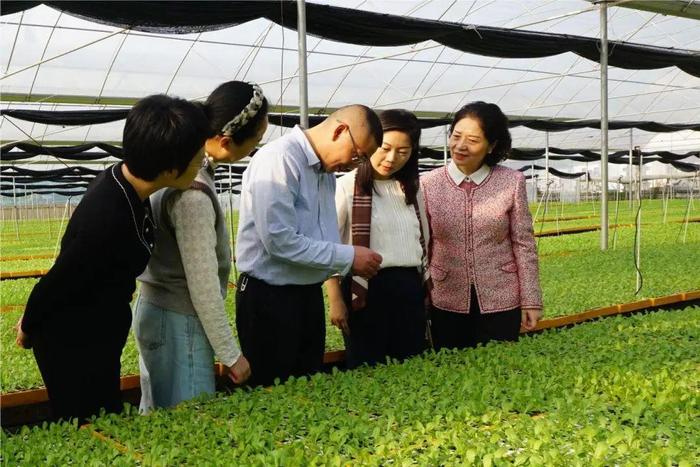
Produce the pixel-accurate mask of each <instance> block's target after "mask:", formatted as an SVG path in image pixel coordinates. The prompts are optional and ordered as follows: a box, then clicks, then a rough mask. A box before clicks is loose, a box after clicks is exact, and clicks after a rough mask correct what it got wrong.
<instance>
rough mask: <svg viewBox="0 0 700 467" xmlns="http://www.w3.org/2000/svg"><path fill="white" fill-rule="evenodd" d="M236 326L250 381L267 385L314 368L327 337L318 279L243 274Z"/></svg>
mask: <svg viewBox="0 0 700 467" xmlns="http://www.w3.org/2000/svg"><path fill="white" fill-rule="evenodd" d="M236 328H237V329H238V339H239V341H240V343H241V351H242V352H243V355H245V357H246V358H247V359H248V362H249V363H250V369H251V378H250V382H249V384H251V385H253V386H257V385H264V386H269V385H271V384H273V382H274V380H275V378H279V379H280V382H282V381H285V380H286V379H287V378H289V377H290V376H302V375H309V374H312V373H316V372H318V371H319V370H321V367H322V365H323V353H324V351H325V343H326V320H325V308H324V305H323V293H322V291H321V284H313V285H282V286H276V285H270V284H268V283H266V282H264V281H261V280H259V279H256V278H254V277H251V276H249V275H247V274H245V273H243V274H241V276H240V278H239V279H238V288H237V289H236Z"/></svg>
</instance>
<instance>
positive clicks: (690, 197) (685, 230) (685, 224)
mask: <svg viewBox="0 0 700 467" xmlns="http://www.w3.org/2000/svg"><path fill="white" fill-rule="evenodd" d="M696 177H697V174H696V175H694V176H693V178H692V180H691V181H690V182H689V185H690V193H689V194H688V205H687V206H686V208H685V219H684V220H683V227H682V231H683V243H685V242H686V239H687V237H688V222H689V221H690V207H691V206H692V205H693V193H694V192H695V179H696Z"/></svg>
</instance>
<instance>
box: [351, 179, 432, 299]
mask: <svg viewBox="0 0 700 467" xmlns="http://www.w3.org/2000/svg"><path fill="white" fill-rule="evenodd" d="M413 207H414V208H415V210H416V218H417V219H418V229H419V230H420V246H421V248H422V250H423V257H422V259H421V269H422V276H423V286H424V287H425V288H426V293H427V292H429V291H430V289H432V281H431V279H430V271H429V269H428V249H427V245H426V244H425V236H424V235H423V223H422V222H421V216H420V211H419V209H418V203H417V202H416V203H415V204H414V205H413ZM371 227H372V193H371V192H370V194H369V195H365V194H364V193H362V188H361V187H360V184H359V182H358V177H357V176H356V177H355V188H354V190H353V196H352V225H351V228H350V232H351V234H352V244H353V245H356V246H364V247H367V248H369V235H370V230H371ZM368 288H369V282H368V281H367V279H365V278H364V277H360V276H352V286H351V288H350V290H351V300H352V309H353V310H361V309H362V308H364V307H365V306H367V289H368Z"/></svg>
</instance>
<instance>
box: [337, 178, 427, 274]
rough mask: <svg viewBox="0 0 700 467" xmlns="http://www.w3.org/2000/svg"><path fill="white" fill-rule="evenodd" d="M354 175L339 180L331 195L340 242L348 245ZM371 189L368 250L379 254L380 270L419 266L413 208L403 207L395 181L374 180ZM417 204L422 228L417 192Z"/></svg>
mask: <svg viewBox="0 0 700 467" xmlns="http://www.w3.org/2000/svg"><path fill="white" fill-rule="evenodd" d="M355 173H356V171H352V172H350V173H348V174H346V175H343V176H342V177H340V178H339V179H338V181H337V186H336V193H335V206H336V210H337V213H338V227H339V230H340V240H341V241H342V242H343V243H346V244H350V243H351V225H352V197H353V192H354V188H355ZM374 188H375V191H374V193H373V194H372V225H371V228H370V241H369V243H370V248H371V249H372V250H374V251H376V252H377V253H379V254H380V255H382V258H383V260H382V266H381V267H382V268H388V267H414V266H416V267H417V266H420V265H421V258H422V256H423V249H422V248H421V246H420V230H419V227H418V219H417V218H416V211H415V208H414V207H413V205H407V204H406V197H405V196H404V193H403V190H402V189H401V185H400V184H399V182H398V181H396V180H393V179H391V180H374ZM418 204H419V206H420V211H421V214H422V217H423V220H422V222H423V224H424V225H426V223H425V208H424V205H423V196H422V193H421V192H419V193H418ZM426 241H427V239H426Z"/></svg>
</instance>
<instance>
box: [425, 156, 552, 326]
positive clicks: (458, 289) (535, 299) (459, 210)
mask: <svg viewBox="0 0 700 467" xmlns="http://www.w3.org/2000/svg"><path fill="white" fill-rule="evenodd" d="M421 186H422V190H423V194H424V196H425V205H426V211H427V216H428V221H429V224H430V245H429V253H430V274H431V276H432V280H433V290H432V293H431V299H432V302H433V305H434V306H436V307H437V308H440V309H443V310H447V311H454V312H459V313H467V312H469V307H470V305H471V303H470V286H471V284H474V286H475V289H476V295H477V297H478V299H479V305H480V308H481V311H482V313H493V312H498V311H505V310H512V309H514V308H518V307H533V308H542V292H541V291H540V281H539V267H538V259H537V246H536V244H535V237H534V235H533V231H532V217H531V216H530V211H529V210H528V204H527V193H526V191H525V177H524V176H523V174H522V173H520V172H518V171H516V170H512V169H508V168H506V167H502V166H499V165H497V166H495V167H492V168H491V171H490V173H489V175H488V176H487V178H486V179H485V180H484V181H483V182H482V183H481V184H479V185H476V184H474V183H471V182H469V181H464V182H462V184H460V185H459V186H457V185H456V184H455V182H454V180H453V179H452V178H451V177H450V175H449V173H448V171H447V167H441V168H439V169H436V170H433V171H431V172H429V173H427V174H426V175H424V176H423V177H421Z"/></svg>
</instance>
